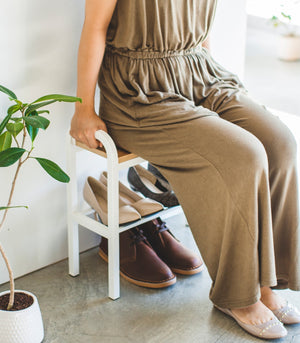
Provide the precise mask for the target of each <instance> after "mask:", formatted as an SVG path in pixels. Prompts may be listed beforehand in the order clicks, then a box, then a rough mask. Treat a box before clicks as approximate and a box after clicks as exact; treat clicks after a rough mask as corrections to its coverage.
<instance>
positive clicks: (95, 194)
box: [83, 176, 141, 225]
mask: <svg viewBox="0 0 300 343" xmlns="http://www.w3.org/2000/svg"><path fill="white" fill-rule="evenodd" d="M83 197H84V200H85V201H86V202H87V203H88V204H89V205H90V206H91V207H92V208H93V209H94V210H95V211H96V212H97V213H98V214H99V217H100V219H101V221H102V223H103V224H104V225H107V224H108V216H107V187H106V186H105V185H104V184H103V183H102V182H100V181H98V180H96V179H95V178H93V177H92V176H89V177H88V178H87V180H86V182H85V185H84V188H83ZM138 219H141V216H140V214H139V212H138V211H137V210H136V209H135V208H133V207H132V206H129V205H128V204H127V203H125V202H124V201H123V200H122V199H119V224H125V223H129V222H133V221H135V220H138Z"/></svg>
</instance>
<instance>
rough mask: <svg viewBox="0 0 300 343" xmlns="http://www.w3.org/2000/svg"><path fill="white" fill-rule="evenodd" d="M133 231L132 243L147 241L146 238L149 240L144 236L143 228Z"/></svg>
mask: <svg viewBox="0 0 300 343" xmlns="http://www.w3.org/2000/svg"><path fill="white" fill-rule="evenodd" d="M131 233H132V236H131V239H132V242H131V245H133V244H138V243H140V242H142V241H146V240H147V238H146V237H145V236H144V232H143V230H141V229H135V230H132V231H131Z"/></svg>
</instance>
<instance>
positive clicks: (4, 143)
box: [0, 131, 12, 151]
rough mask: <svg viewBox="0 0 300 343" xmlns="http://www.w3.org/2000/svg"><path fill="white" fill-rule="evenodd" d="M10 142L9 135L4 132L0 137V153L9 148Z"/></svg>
mask: <svg viewBox="0 0 300 343" xmlns="http://www.w3.org/2000/svg"><path fill="white" fill-rule="evenodd" d="M11 142H12V137H11V133H10V132H8V131H5V132H4V133H2V135H0V151H3V150H6V149H8V148H10V146H11Z"/></svg>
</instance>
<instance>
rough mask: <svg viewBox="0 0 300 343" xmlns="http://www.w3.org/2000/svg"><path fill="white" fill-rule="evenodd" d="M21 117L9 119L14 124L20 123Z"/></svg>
mask: <svg viewBox="0 0 300 343" xmlns="http://www.w3.org/2000/svg"><path fill="white" fill-rule="evenodd" d="M22 119H23V118H22V117H16V118H10V120H13V121H14V122H16V123H17V122H19V121H22Z"/></svg>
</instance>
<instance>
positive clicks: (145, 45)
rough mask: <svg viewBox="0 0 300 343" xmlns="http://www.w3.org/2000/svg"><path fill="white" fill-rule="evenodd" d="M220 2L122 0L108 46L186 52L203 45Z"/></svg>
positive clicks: (200, 0) (110, 29) (113, 23)
mask: <svg viewBox="0 0 300 343" xmlns="http://www.w3.org/2000/svg"><path fill="white" fill-rule="evenodd" d="M216 2H217V0H118V2H117V4H116V8H115V11H114V13H113V16H112V19H111V22H110V25H109V28H108V31H107V40H106V42H107V44H108V45H110V46H113V47H115V48H123V49H129V50H150V51H152V50H154V51H166V50H182V49H190V48H193V47H195V46H197V45H199V44H200V43H201V42H202V41H203V40H204V39H205V38H206V36H207V34H208V31H209V29H210V26H211V23H212V21H213V17H214V13H215V8H216Z"/></svg>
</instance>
